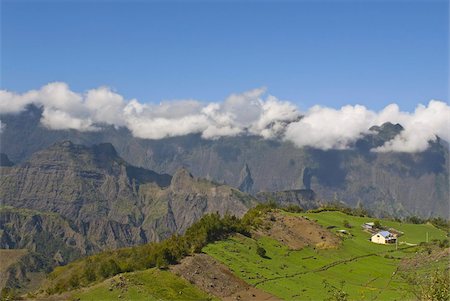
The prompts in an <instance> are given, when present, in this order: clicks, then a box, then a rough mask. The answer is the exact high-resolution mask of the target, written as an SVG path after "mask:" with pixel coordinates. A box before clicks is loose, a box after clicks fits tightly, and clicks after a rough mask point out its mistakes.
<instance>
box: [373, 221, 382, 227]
mask: <svg viewBox="0 0 450 301" xmlns="http://www.w3.org/2000/svg"><path fill="white" fill-rule="evenodd" d="M373 226H374V227H375V228H377V229H381V227H382V226H381V223H380V221H379V220H376V221H374V222H373Z"/></svg>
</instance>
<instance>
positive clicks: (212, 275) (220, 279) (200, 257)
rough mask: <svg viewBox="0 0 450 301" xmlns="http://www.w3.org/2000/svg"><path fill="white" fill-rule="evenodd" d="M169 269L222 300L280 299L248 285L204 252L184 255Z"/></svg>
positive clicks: (271, 300)
mask: <svg viewBox="0 0 450 301" xmlns="http://www.w3.org/2000/svg"><path fill="white" fill-rule="evenodd" d="M170 270H171V271H172V272H174V273H175V274H177V275H179V276H181V277H183V278H184V279H186V280H187V281H189V282H190V283H192V284H194V285H196V286H197V287H198V288H200V289H201V290H203V291H205V292H208V293H209V294H212V295H214V296H217V297H219V298H221V299H222V300H229V301H231V300H270V301H275V300H280V299H278V298H276V297H274V296H272V295H270V294H269V293H266V292H264V291H261V290H259V289H257V288H254V287H252V286H250V285H249V284H247V283H246V282H245V281H244V280H242V279H240V278H238V277H237V276H235V275H234V274H233V273H232V272H231V271H230V269H229V268H228V267H226V266H225V265H223V264H222V263H220V262H218V261H217V260H215V259H214V258H212V257H211V256H209V255H206V254H195V255H193V256H189V257H186V258H184V259H183V260H182V261H181V262H180V264H177V265H174V266H172V267H171V268H170Z"/></svg>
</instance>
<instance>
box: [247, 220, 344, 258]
mask: <svg viewBox="0 0 450 301" xmlns="http://www.w3.org/2000/svg"><path fill="white" fill-rule="evenodd" d="M254 234H255V235H257V236H269V237H271V238H273V239H275V240H277V241H279V242H281V243H283V244H285V245H286V246H288V247H289V248H290V249H292V250H299V249H302V248H304V247H306V246H312V247H316V248H321V249H329V248H336V247H338V246H339V245H340V243H341V240H340V239H339V237H338V236H337V235H335V234H334V233H332V232H330V231H328V230H327V229H325V228H324V227H322V226H321V225H319V224H318V223H316V222H313V221H311V220H309V219H307V218H304V217H301V216H293V215H287V214H283V213H280V212H277V211H274V212H269V213H268V214H267V215H266V217H265V218H264V221H263V224H262V225H261V227H259V229H258V230H257V231H255V233H254Z"/></svg>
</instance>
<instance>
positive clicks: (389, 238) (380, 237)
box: [370, 231, 397, 244]
mask: <svg viewBox="0 0 450 301" xmlns="http://www.w3.org/2000/svg"><path fill="white" fill-rule="evenodd" d="M370 241H371V242H374V243H376V244H393V243H395V242H396V241H397V237H396V236H394V235H393V234H392V233H391V232H389V231H381V232H378V233H376V234H374V235H372V237H371V239H370Z"/></svg>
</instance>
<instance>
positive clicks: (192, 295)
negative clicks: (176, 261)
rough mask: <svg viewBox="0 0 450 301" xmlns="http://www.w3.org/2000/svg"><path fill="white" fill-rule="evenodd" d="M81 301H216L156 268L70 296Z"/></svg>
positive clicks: (120, 276) (113, 280) (126, 275)
mask: <svg viewBox="0 0 450 301" xmlns="http://www.w3.org/2000/svg"><path fill="white" fill-rule="evenodd" d="M71 298H72V299H74V300H80V301H103V300H105V301H106V300H108V301H110V300H111V301H112V300H133V301H141V300H142V301H144V300H145V301H151V300H213V299H214V298H212V297H211V296H209V295H207V294H206V293H204V292H202V291H201V290H199V289H198V288H196V287H195V286H193V285H191V284H190V283H189V282H187V281H185V280H184V279H181V278H179V277H177V276H176V275H174V274H172V273H170V272H168V271H163V270H159V269H156V268H153V269H148V270H145V271H140V272H134V273H124V274H120V275H117V276H115V277H113V278H110V279H107V280H105V281H103V282H101V283H99V284H96V285H93V286H91V287H87V288H84V289H82V290H80V291H77V292H74V293H72V294H71Z"/></svg>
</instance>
